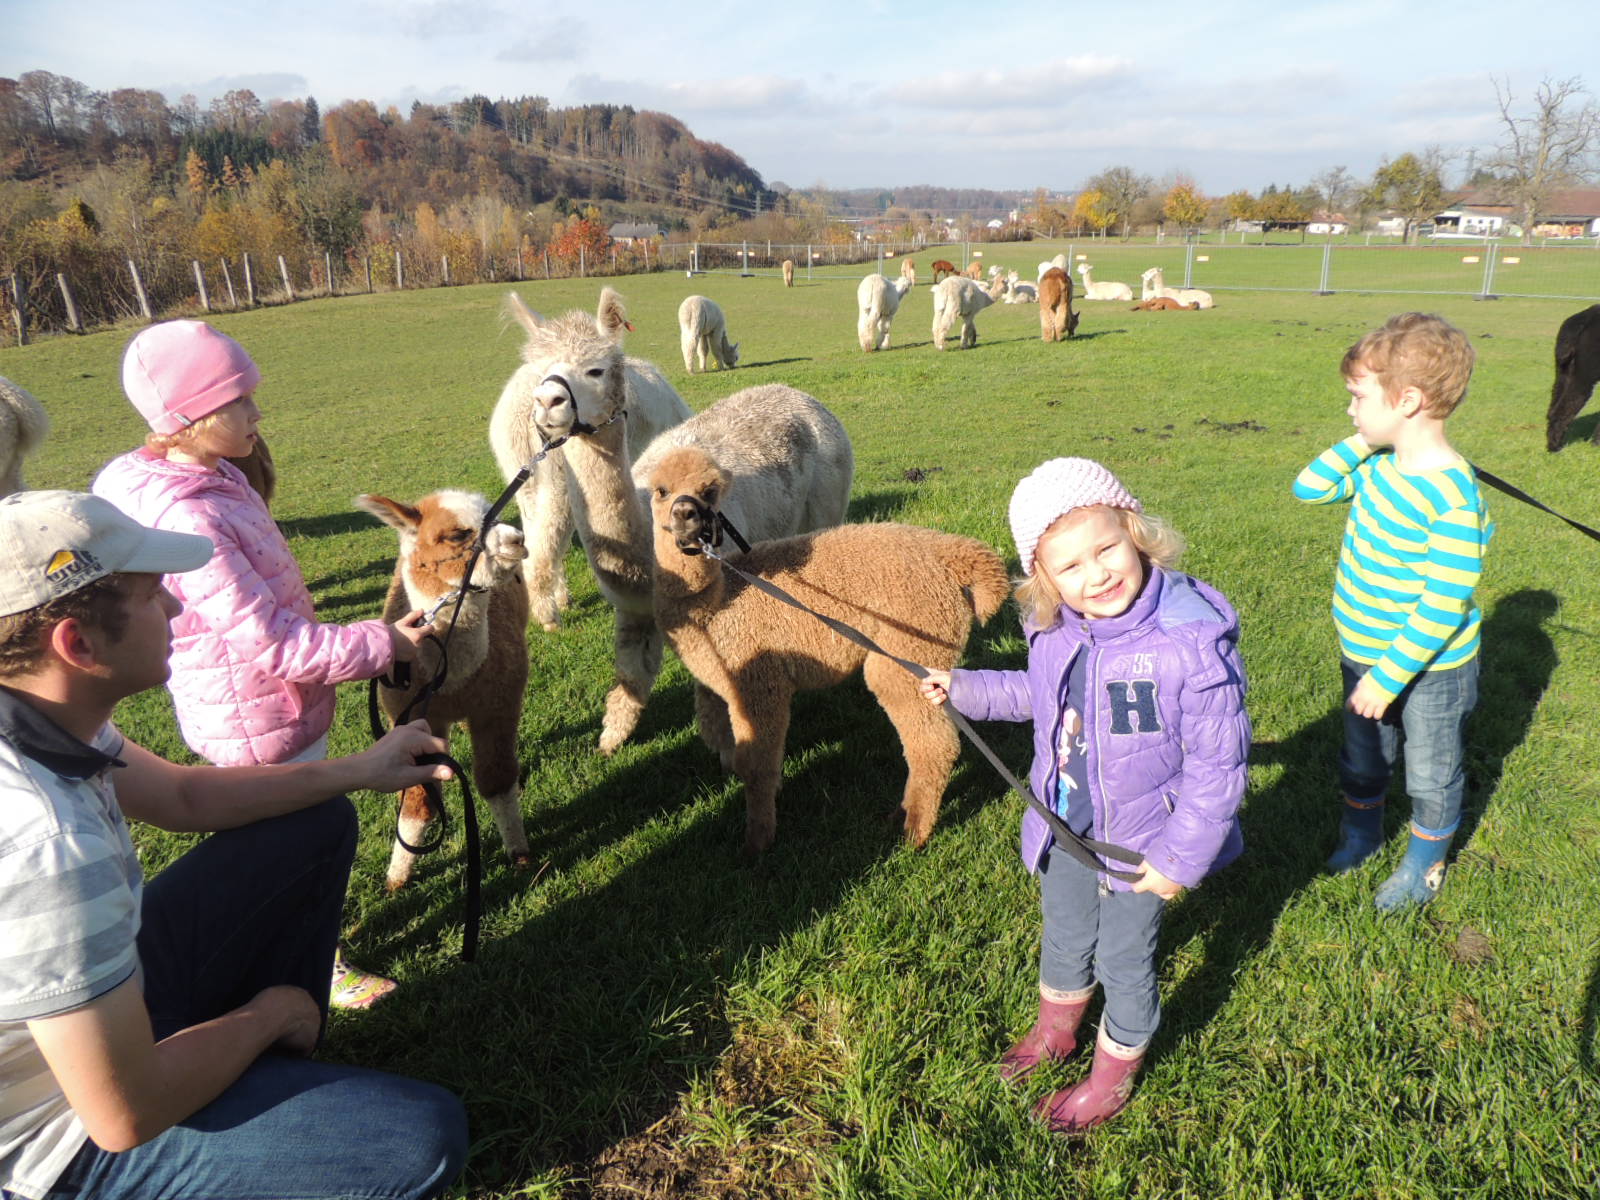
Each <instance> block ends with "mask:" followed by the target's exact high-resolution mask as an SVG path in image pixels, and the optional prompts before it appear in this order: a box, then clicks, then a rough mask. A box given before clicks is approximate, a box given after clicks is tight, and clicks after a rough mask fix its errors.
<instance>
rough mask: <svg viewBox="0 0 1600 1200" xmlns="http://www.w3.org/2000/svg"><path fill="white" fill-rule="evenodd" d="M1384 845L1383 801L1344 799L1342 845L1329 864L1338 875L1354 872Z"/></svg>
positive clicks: (1380, 798)
mask: <svg viewBox="0 0 1600 1200" xmlns="http://www.w3.org/2000/svg"><path fill="white" fill-rule="evenodd" d="M1381 845H1383V797H1382V796H1379V797H1378V798H1377V799H1376V800H1354V799H1351V798H1350V797H1349V796H1346V797H1345V798H1344V814H1343V816H1341V817H1340V819H1339V844H1338V845H1337V846H1335V847H1334V850H1333V853H1332V854H1331V855H1329V856H1328V861H1327V863H1326V864H1325V865H1326V866H1327V868H1328V870H1330V871H1332V872H1333V873H1334V874H1335V875H1342V874H1343V873H1344V872H1346V871H1353V870H1355V869H1356V868H1357V867H1359V866H1360V865H1361V864H1362V863H1364V862H1366V861H1367V859H1369V858H1371V857H1372V856H1373V855H1374V854H1376V853H1377V852H1378V847H1379V846H1381Z"/></svg>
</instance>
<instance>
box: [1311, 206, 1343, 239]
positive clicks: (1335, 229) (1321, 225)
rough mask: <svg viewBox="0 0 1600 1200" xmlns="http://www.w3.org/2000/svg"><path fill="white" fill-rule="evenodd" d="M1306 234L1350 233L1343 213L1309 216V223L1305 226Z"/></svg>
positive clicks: (1323, 213) (1336, 234) (1335, 234)
mask: <svg viewBox="0 0 1600 1200" xmlns="http://www.w3.org/2000/svg"><path fill="white" fill-rule="evenodd" d="M1306 232H1307V233H1321V234H1333V235H1334V236H1335V237H1337V236H1338V235H1340V234H1345V233H1349V232H1350V222H1349V221H1347V220H1345V218H1344V214H1343V213H1328V212H1319V213H1312V214H1311V221H1310V223H1309V224H1308V225H1307V226H1306Z"/></svg>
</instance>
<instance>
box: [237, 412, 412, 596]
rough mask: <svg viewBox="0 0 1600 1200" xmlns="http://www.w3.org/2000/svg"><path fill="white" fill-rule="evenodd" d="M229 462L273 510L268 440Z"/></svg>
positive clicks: (274, 473)
mask: <svg viewBox="0 0 1600 1200" xmlns="http://www.w3.org/2000/svg"><path fill="white" fill-rule="evenodd" d="M228 461H229V462H231V463H232V464H233V465H234V466H236V467H238V468H239V470H240V471H241V472H242V473H243V475H244V481H245V482H246V483H248V484H249V485H250V486H251V487H252V488H254V489H255V493H256V495H258V496H260V497H261V502H262V503H263V504H265V505H266V506H267V507H268V508H271V507H272V497H273V496H275V495H276V494H277V491H278V468H277V466H276V465H275V464H274V463H273V461H272V451H271V450H268V449H267V439H266V438H264V437H262V436H261V435H260V434H259V433H257V434H256V440H255V444H254V445H253V446H251V447H250V453H249V454H247V455H245V456H244V457H243V458H230V459H229V460H228ZM401 615H402V616H403V615H404V614H401Z"/></svg>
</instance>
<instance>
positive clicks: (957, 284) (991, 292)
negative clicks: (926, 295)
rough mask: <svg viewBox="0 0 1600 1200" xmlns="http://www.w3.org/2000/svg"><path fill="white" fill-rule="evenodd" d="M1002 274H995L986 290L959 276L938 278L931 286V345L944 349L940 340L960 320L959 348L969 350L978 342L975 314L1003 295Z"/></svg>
mask: <svg viewBox="0 0 1600 1200" xmlns="http://www.w3.org/2000/svg"><path fill="white" fill-rule="evenodd" d="M1005 291H1006V277H1005V276H1004V275H996V276H995V277H994V279H993V281H992V282H991V283H990V284H989V287H988V288H987V290H986V289H984V288H982V287H979V286H978V285H977V284H976V283H974V282H973V281H972V280H970V279H967V278H965V277H964V276H961V275H952V276H950V277H949V278H947V279H944V280H942V281H940V283H939V285H938V286H937V287H935V288H934V289H933V346H934V349H936V350H943V349H944V339H945V338H947V337H949V336H950V331H951V330H952V329H954V328H955V325H956V322H957V321H960V322H961V348H962V349H963V350H969V349H971V348H972V347H973V346H976V345H977V344H978V327H977V326H976V325H975V324H973V318H974V317H976V316H977V315H978V314H979V313H980V312H982V311H983V310H984V309H986V308H988V307H989V305H991V304H993V303H994V302H995V301H996V300H998V299H999V298H1000V297H1001V296H1003V295H1005Z"/></svg>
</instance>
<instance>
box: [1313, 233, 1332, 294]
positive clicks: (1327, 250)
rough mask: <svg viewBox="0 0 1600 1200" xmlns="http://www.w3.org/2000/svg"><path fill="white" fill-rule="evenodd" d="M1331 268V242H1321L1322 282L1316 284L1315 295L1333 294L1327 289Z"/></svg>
mask: <svg viewBox="0 0 1600 1200" xmlns="http://www.w3.org/2000/svg"><path fill="white" fill-rule="evenodd" d="M1332 270H1333V243H1332V242H1323V243H1322V282H1321V283H1319V284H1318V285H1317V295H1319V296H1331V295H1333V293H1332V292H1331V291H1330V290H1329V289H1328V277H1329V275H1330V274H1332Z"/></svg>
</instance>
